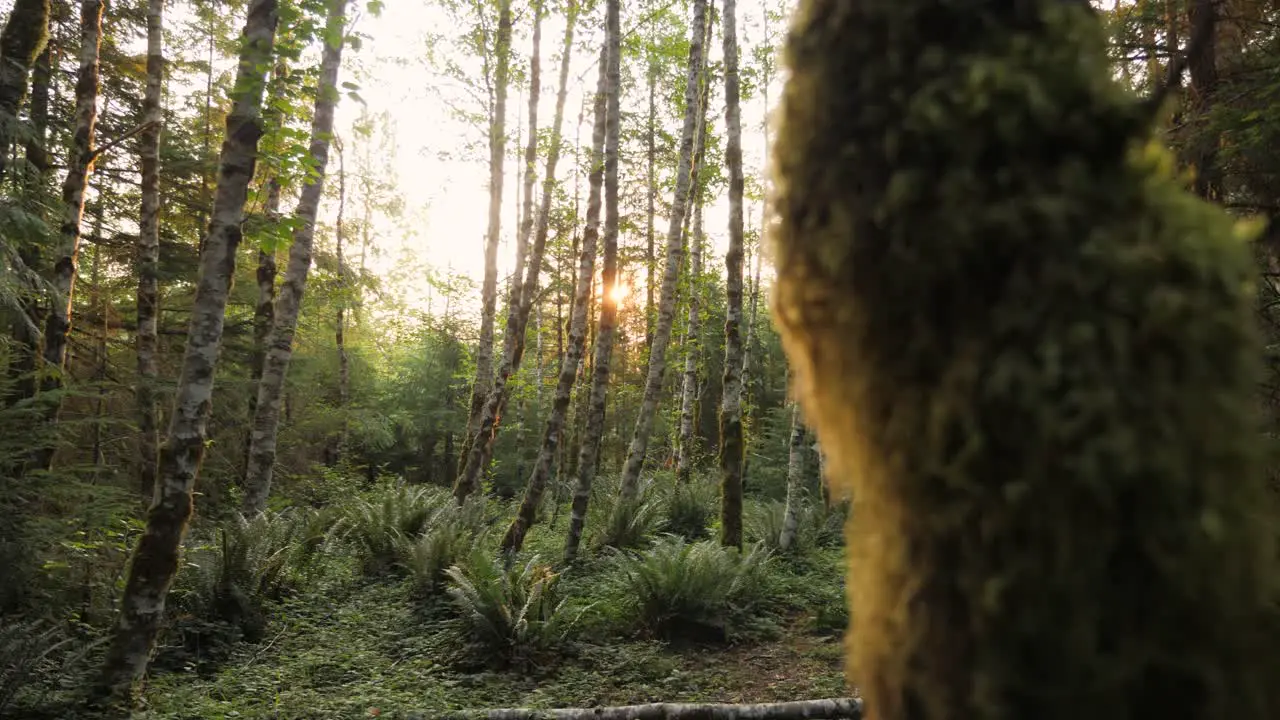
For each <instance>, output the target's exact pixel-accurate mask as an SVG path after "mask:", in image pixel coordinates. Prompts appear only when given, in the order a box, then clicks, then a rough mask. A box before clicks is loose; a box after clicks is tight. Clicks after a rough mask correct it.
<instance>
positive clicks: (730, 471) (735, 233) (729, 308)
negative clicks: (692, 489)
mask: <svg viewBox="0 0 1280 720" xmlns="http://www.w3.org/2000/svg"><path fill="white" fill-rule="evenodd" d="M736 15H737V8H736V0H724V18H723V23H722V27H723V31H722V32H723V35H724V67H725V69H724V99H725V110H724V117H725V126H726V132H727V135H728V142H727V144H726V148H725V164H726V165H728V167H729V249H728V252H726V253H725V258H724V263H725V269H726V279H725V295H726V309H725V320H724V391H723V395H722V396H721V404H720V544H721V545H725V546H728V547H736V548H739V549H741V548H742V459H743V454H744V453H743V451H744V448H743V439H742V365H743V357H742V332H741V330H742V327H741V326H742V244H743V237H742V236H743V229H742V225H743V220H742V195H743V191H744V187H745V181H744V178H743V174H742V115H741V108H740V106H739V88H738V31H737V24H738V22H737V17H736Z"/></svg>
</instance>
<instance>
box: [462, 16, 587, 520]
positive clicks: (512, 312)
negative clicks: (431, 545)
mask: <svg viewBox="0 0 1280 720" xmlns="http://www.w3.org/2000/svg"><path fill="white" fill-rule="evenodd" d="M533 13H534V17H533V51H532V52H531V53H530V56H529V141H528V143H527V145H526V147H525V152H524V163H525V166H524V185H523V195H524V203H523V206H522V207H521V208H519V209H520V212H521V214H520V217H519V218H518V221H519V222H518V224H517V235H516V263H515V270H514V271H513V272H512V274H511V288H510V291H509V292H508V297H507V326H506V329H505V330H504V331H503V338H502V359H501V361H500V362H499V364H498V372H497V374H496V375H495V377H494V378H493V379H492V384H491V385H490V386H489V393H488V396H487V397H486V398H485V404H484V407H483V408H482V409H481V411H480V418H479V422H478V424H477V425H476V436H475V437H474V438H472V439H471V443H470V445H469V446H468V448H467V453H466V456H465V459H464V460H463V466H462V472H461V473H459V475H458V480H457V483H456V487H455V489H454V494H455V495H456V496H457V497H458V500H459V501H461V500H463V499H465V498H466V497H467V496H468V495H470V494H471V493H472V492H475V491H476V490H477V489H479V487H480V479H481V478H482V477H483V476H484V471H485V468H487V467H488V466H489V461H490V459H491V457H492V452H493V441H494V439H495V436H496V434H497V430H498V421H499V419H500V418H501V416H502V411H503V408H505V406H506V402H507V382H508V381H509V380H510V378H511V375H512V374H513V373H515V371H516V370H518V369H519V368H520V361H521V358H522V356H523V354H524V336H525V327H526V325H527V324H528V320H529V307H530V303H531V302H532V300H533V294H534V292H535V291H536V289H537V284H538V274H539V273H540V271H541V270H542V252H543V250H544V248H545V246H546V233H545V232H544V233H543V234H542V235H541V239H542V243H543V244H542V245H540V246H538V247H535V248H534V249H533V252H532V253H530V250H529V234H530V232H531V231H532V229H533V184H534V180H535V179H536V177H537V161H538V99H539V97H540V96H541V87H540V86H541V83H542V63H541V57H540V56H541V47H540V46H541V41H542V3H541V2H540V1H537V2H535V3H534V6H533ZM561 113H562V114H563V106H561ZM557 155H558V152H557ZM552 171H553V172H554V168H552ZM531 254H532V255H533V257H530V255H531ZM526 264H527V266H528V267H527V268H526ZM526 276H527V277H526ZM526 295H527V296H528V297H527V298H526Z"/></svg>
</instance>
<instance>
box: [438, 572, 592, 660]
mask: <svg viewBox="0 0 1280 720" xmlns="http://www.w3.org/2000/svg"><path fill="white" fill-rule="evenodd" d="M446 574H447V575H448V577H449V581H450V584H449V588H448V593H449V597H450V598H452V600H453V602H454V604H455V605H456V606H457V608H458V610H459V611H460V612H461V613H462V621H463V624H464V626H465V627H466V628H467V630H468V634H469V637H470V638H471V640H472V641H473V642H475V643H476V644H477V645H478V646H479V647H480V648H482V649H483V650H484V651H485V652H486V653H487V654H488V655H489V656H490V657H492V658H494V659H495V660H498V661H499V662H500V663H503V664H524V663H527V662H528V661H530V660H532V659H534V657H535V656H537V655H539V654H540V653H542V652H544V651H547V650H550V649H553V648H555V647H557V646H558V645H560V644H561V643H562V642H564V640H565V639H566V638H567V637H568V634H569V632H570V631H571V630H572V629H573V627H574V625H575V624H576V623H577V620H578V618H579V617H580V616H581V611H579V612H578V613H577V614H573V613H572V612H571V610H570V608H569V607H568V600H567V599H565V598H561V597H560V593H559V592H558V588H557V581H558V580H559V575H557V574H556V573H554V572H552V570H551V568H550V566H547V565H543V564H541V563H539V561H538V558H537V557H533V558H531V559H529V560H528V561H527V562H526V563H525V564H524V565H519V564H515V565H513V566H512V567H510V568H507V569H504V568H503V567H502V564H501V562H500V561H498V560H496V559H495V558H494V555H493V553H492V552H485V551H482V550H481V551H476V552H473V553H472V554H471V556H470V558H469V560H468V562H467V563H466V565H465V566H457V565H455V566H453V567H451V568H449V569H448V570H447V571H446Z"/></svg>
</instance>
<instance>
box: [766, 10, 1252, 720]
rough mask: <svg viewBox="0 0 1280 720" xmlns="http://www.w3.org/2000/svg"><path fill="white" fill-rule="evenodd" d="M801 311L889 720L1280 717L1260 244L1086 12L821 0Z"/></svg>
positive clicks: (802, 374)
mask: <svg viewBox="0 0 1280 720" xmlns="http://www.w3.org/2000/svg"><path fill="white" fill-rule="evenodd" d="M786 59H787V64H788V79H787V83H786V86H785V91H784V95H783V98H782V104H781V108H780V110H779V115H778V118H777V119H778V124H777V126H776V127H777V129H778V132H777V139H776V142H775V145H774V148H773V156H772V165H773V168H774V170H773V173H774V182H775V191H774V198H773V204H774V208H775V210H776V213H777V216H778V219H777V224H776V226H775V229H774V236H773V239H772V242H773V248H774V250H775V251H776V257H777V263H778V272H779V282H778V292H777V298H776V308H775V315H776V318H777V320H778V324H779V326H780V328H781V332H782V335H783V340H784V347H785V349H786V352H787V354H788V356H789V358H790V359H791V361H792V365H793V369H794V371H795V374H796V380H797V391H798V394H799V397H800V400H801V402H803V404H804V409H805V417H806V418H807V419H809V420H810V421H811V422H812V423H813V426H814V428H815V430H816V431H817V434H818V437H819V438H820V439H821V442H822V448H823V450H824V452H825V453H826V456H827V460H828V462H829V467H828V471H829V477H830V480H831V481H832V483H833V484H834V485H835V486H836V487H837V489H840V490H842V491H843V492H845V493H846V494H848V495H850V496H851V497H852V499H853V503H854V506H853V513H852V521H851V523H850V525H849V528H848V538H849V548H848V556H849V575H848V579H847V582H846V588H847V589H848V592H849V596H850V600H849V602H850V608H851V618H852V619H851V625H850V632H849V635H848V668H849V673H850V677H851V679H852V680H853V681H855V682H856V683H857V684H858V686H859V687H860V688H861V690H862V692H863V695H864V697H865V698H866V702H867V707H868V709H870V710H871V712H873V713H874V715H875V717H877V718H879V720H951V719H954V718H966V719H968V720H1004V719H1009V718H1037V719H1038V720H1068V719H1069V718H1071V719H1074V718H1076V717H1078V716H1079V714H1080V712H1081V708H1088V710H1087V714H1088V715H1089V716H1090V717H1092V718H1099V719H1101V720H1132V719H1134V718H1147V717H1177V718H1185V719H1188V720H1209V719H1210V718H1237V719H1240V718H1256V719H1258V720H1261V719H1262V718H1267V717H1275V709H1274V708H1268V707H1266V702H1267V694H1268V693H1270V692H1273V690H1272V688H1271V686H1272V685H1273V684H1274V679H1275V674H1276V664H1275V648H1276V645H1277V643H1276V640H1275V638H1274V637H1272V636H1269V635H1268V632H1269V630H1268V628H1269V627H1270V628H1274V627H1275V622H1274V612H1275V611H1274V607H1273V603H1274V597H1273V596H1272V592H1273V586H1274V566H1275V557H1276V556H1275V553H1274V539H1273V538H1272V537H1271V532H1270V531H1269V529H1268V527H1267V526H1268V524H1269V523H1274V519H1272V518H1269V517H1267V512H1266V511H1265V510H1263V509H1264V508H1267V507H1269V505H1268V503H1269V500H1268V499H1267V497H1266V493H1267V488H1266V486H1265V480H1264V478H1263V469H1264V463H1265V455H1264V452H1263V446H1262V442H1261V438H1260V437H1259V423H1258V417H1257V408H1256V405H1257V384H1256V383H1257V380H1258V378H1259V377H1260V358H1261V347H1260V342H1259V338H1258V332H1257V328H1256V327H1255V318H1254V312H1255V309H1256V306H1255V298H1254V283H1255V268H1254V267H1253V258H1252V256H1251V251H1250V248H1249V247H1248V242H1247V238H1246V237H1243V236H1245V235H1248V234H1250V233H1249V232H1247V231H1244V230H1242V229H1241V228H1240V227H1233V223H1232V220H1231V219H1229V218H1228V217H1227V216H1226V215H1225V214H1224V213H1222V212H1221V211H1220V210H1218V209H1215V208H1213V207H1211V206H1209V205H1207V204H1205V203H1203V202H1202V201H1201V200H1199V199H1196V198H1194V197H1192V196H1191V195H1190V194H1189V193H1187V192H1185V191H1184V190H1183V189H1182V188H1181V187H1180V186H1179V183H1178V181H1176V180H1175V179H1174V178H1173V177H1172V174H1171V168H1172V165H1173V163H1172V162H1171V159H1170V158H1169V156H1168V154H1167V153H1166V152H1165V151H1163V150H1162V149H1160V148H1159V147H1158V145H1157V144H1156V143H1155V142H1153V141H1152V137H1151V136H1152V128H1151V127H1150V117H1149V116H1150V113H1149V111H1148V109H1147V108H1146V106H1145V104H1144V103H1143V102H1142V101H1140V100H1139V99H1136V98H1134V97H1133V96H1132V95H1131V94H1130V93H1129V92H1127V91H1126V90H1124V89H1122V88H1121V87H1120V86H1119V85H1118V83H1117V82H1116V81H1115V79H1114V78H1113V77H1112V68H1111V65H1110V64H1109V61H1108V58H1107V54H1106V47H1105V37H1104V33H1103V31H1102V28H1101V26H1100V23H1099V21H1098V19H1097V18H1096V17H1094V16H1093V14H1092V13H1091V12H1090V10H1089V9H1088V6H1087V4H1085V3H1076V2H1071V3H1063V2H1055V1H1052V0H1019V1H1018V2H1011V3H969V2H942V3H938V2H925V1H924V0H864V1H862V2H858V3H849V2H845V1H844V0H802V2H800V4H799V7H798V9H797V11H796V14H795V16H794V24H793V28H792V33H791V35H790V38H789V40H788V42H787V52H786Z"/></svg>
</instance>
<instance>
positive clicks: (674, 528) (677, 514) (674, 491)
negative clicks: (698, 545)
mask: <svg viewBox="0 0 1280 720" xmlns="http://www.w3.org/2000/svg"><path fill="white" fill-rule="evenodd" d="M718 501H719V488H717V487H716V485H715V483H714V482H712V481H710V480H708V479H707V478H704V477H701V476H696V477H693V478H691V479H690V480H689V482H687V483H676V484H675V486H674V487H672V488H671V489H670V490H668V491H667V492H666V493H665V497H664V498H663V507H662V512H663V523H662V528H663V530H665V531H666V532H669V533H673V534H676V535H680V536H682V537H684V538H685V539H686V540H701V539H703V538H705V537H707V534H708V530H709V528H710V527H711V525H712V523H713V522H715V520H716V517H717V507H718V505H717V503H718Z"/></svg>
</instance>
